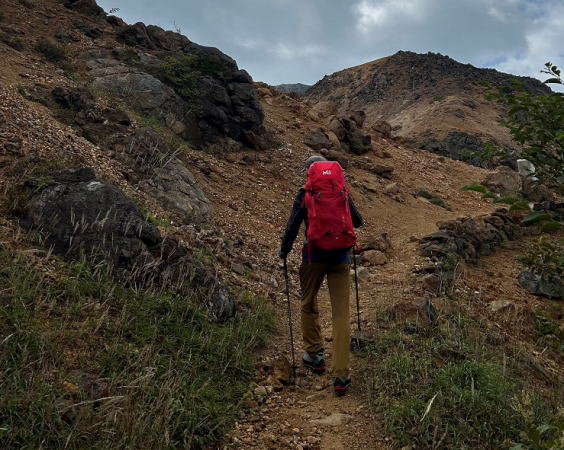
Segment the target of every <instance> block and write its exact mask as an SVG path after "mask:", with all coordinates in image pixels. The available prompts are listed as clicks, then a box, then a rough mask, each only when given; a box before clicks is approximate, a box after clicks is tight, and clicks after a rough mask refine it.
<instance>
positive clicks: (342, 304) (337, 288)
mask: <svg viewBox="0 0 564 450" xmlns="http://www.w3.org/2000/svg"><path fill="white" fill-rule="evenodd" d="M327 284H328V286H329V296H330V298H331V313H332V317H333V375H334V376H335V377H340V378H347V377H348V376H349V351H350V339H351V327H350V323H349V294H350V264H333V265H331V266H330V267H329V269H328V271H327Z"/></svg>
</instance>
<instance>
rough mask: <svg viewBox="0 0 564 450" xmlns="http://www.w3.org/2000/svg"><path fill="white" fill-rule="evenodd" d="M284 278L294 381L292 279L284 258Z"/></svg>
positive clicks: (293, 378)
mask: <svg viewBox="0 0 564 450" xmlns="http://www.w3.org/2000/svg"><path fill="white" fill-rule="evenodd" d="M284 280H285V281H286V298H287V299H288V326H289V328H290V349H291V353H292V382H293V383H295V382H296V367H297V366H296V354H295V352H294V330H293V328H292V305H291V303H290V279H289V277H288V262H287V259H286V258H284Z"/></svg>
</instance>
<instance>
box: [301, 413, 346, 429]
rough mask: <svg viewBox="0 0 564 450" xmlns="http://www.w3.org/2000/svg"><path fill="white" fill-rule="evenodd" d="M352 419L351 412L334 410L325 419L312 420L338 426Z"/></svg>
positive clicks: (320, 423)
mask: <svg viewBox="0 0 564 450" xmlns="http://www.w3.org/2000/svg"><path fill="white" fill-rule="evenodd" d="M351 419H352V416H351V415H349V414H342V413H338V412H334V413H333V414H331V415H330V416H327V417H325V418H323V419H316V420H312V421H311V423H313V424H315V425H326V426H330V427H337V426H339V425H344V424H346V423H348V422H349V421H350V420H351Z"/></svg>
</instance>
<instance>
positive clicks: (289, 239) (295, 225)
mask: <svg viewBox="0 0 564 450" xmlns="http://www.w3.org/2000/svg"><path fill="white" fill-rule="evenodd" d="M304 194H305V191H304V190H303V189H300V190H299V191H298V194H297V195H296V198H295V199H294V205H293V206H292V212H291V214H290V218H289V219H288V223H287V225H286V230H285V231H284V235H283V236H282V243H281V245H280V249H281V251H282V252H283V253H284V254H285V255H287V254H288V253H290V250H292V245H293V244H294V241H295V240H296V236H297V235H298V232H299V231H300V226H301V224H302V222H303V221H304V219H305V217H306V214H307V213H306V209H305V208H304V207H303V201H304Z"/></svg>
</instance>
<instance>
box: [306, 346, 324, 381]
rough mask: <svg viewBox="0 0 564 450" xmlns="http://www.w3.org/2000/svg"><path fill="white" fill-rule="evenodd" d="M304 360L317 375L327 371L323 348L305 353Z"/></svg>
mask: <svg viewBox="0 0 564 450" xmlns="http://www.w3.org/2000/svg"><path fill="white" fill-rule="evenodd" d="M302 362H303V363H304V366H306V367H309V368H310V369H311V371H312V372H313V373H315V374H317V375H321V374H322V373H324V372H325V360H324V359H323V350H322V351H320V352H317V353H304V356H303V357H302Z"/></svg>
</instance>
